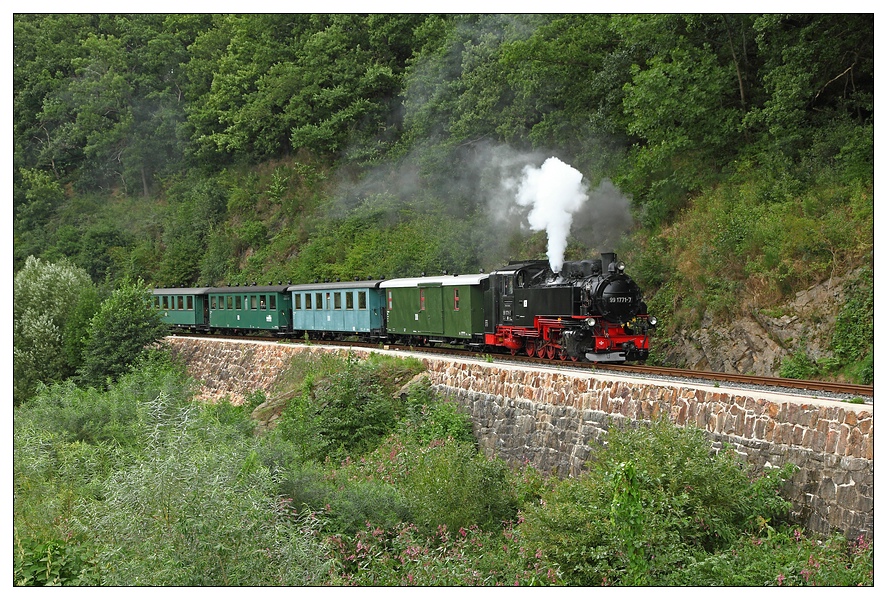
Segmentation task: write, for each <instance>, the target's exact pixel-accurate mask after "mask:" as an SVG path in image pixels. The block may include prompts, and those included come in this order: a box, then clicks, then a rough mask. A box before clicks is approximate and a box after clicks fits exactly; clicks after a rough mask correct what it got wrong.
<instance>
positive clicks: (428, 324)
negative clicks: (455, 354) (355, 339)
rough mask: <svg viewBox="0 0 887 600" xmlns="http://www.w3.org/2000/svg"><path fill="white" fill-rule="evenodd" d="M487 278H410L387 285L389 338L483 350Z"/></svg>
mask: <svg viewBox="0 0 887 600" xmlns="http://www.w3.org/2000/svg"><path fill="white" fill-rule="evenodd" d="M487 277H488V275H487V274H484V273H481V274H473V275H442V276H436V277H408V278H403V279H389V280H387V281H383V282H382V283H381V284H380V285H379V287H380V288H381V289H383V290H384V292H385V309H386V314H387V320H386V327H387V330H388V334H389V335H391V336H394V337H395V338H396V339H398V340H400V341H402V342H405V343H412V344H420V345H425V344H435V343H449V344H457V345H477V346H483V343H484V342H483V337H484V336H483V331H484V313H483V310H484V306H483V292H482V291H481V286H480V283H481V281H483V280H484V279H486V278H487Z"/></svg>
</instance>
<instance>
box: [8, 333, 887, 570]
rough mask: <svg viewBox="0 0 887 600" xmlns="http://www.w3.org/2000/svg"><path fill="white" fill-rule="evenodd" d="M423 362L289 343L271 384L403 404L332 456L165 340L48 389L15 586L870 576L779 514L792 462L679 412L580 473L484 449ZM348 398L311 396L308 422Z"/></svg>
mask: <svg viewBox="0 0 887 600" xmlns="http://www.w3.org/2000/svg"><path fill="white" fill-rule="evenodd" d="M420 370H421V369H420V368H419V366H418V365H417V364H416V362H415V361H400V360H396V359H389V358H385V357H379V356H373V357H372V358H370V359H369V360H367V361H355V360H354V359H353V358H351V357H347V356H345V357H336V356H330V355H324V356H317V355H313V354H307V353H305V354H303V355H302V357H301V358H297V359H294V361H293V363H292V366H291V369H290V371H289V373H288V379H287V380H286V381H284V382H282V384H281V386H280V387H279V388H277V389H275V390H273V391H272V393H271V395H272V396H273V397H278V396H279V395H290V396H291V397H292V398H296V397H298V396H297V395H293V394H294V392H297V391H298V392H300V393H301V392H303V391H306V390H309V389H315V390H317V389H324V387H325V386H326V385H327V384H328V383H331V382H333V381H337V382H340V381H341V377H340V375H341V373H349V375H348V376H349V377H355V378H359V379H360V381H362V382H363V383H364V384H366V385H367V386H368V387H370V388H372V389H373V390H375V391H377V392H378V393H379V397H378V399H377V401H378V402H380V403H387V404H388V407H389V410H388V411H381V410H373V411H372V412H371V413H367V414H366V415H365V416H364V417H365V419H366V420H367V421H369V422H368V423H367V425H368V426H374V427H378V428H379V429H380V430H383V429H384V430H386V431H387V434H386V435H385V436H384V438H377V439H379V443H378V444H377V445H376V447H374V448H369V447H366V448H365V449H364V450H362V452H363V453H362V454H356V453H354V454H347V455H344V457H343V454H342V448H343V444H334V443H329V444H325V446H324V447H326V448H329V449H330V450H331V451H332V452H333V453H334V454H335V455H336V457H337V459H334V458H333V456H331V455H329V454H327V455H325V456H324V455H322V454H323V453H322V452H320V451H319V450H318V447H316V446H311V445H309V446H305V445H304V444H301V443H300V441H299V440H295V439H292V435H293V433H294V432H295V429H294V428H295V427H296V426H297V424H296V423H294V422H293V414H292V413H290V414H289V415H288V417H287V419H285V420H284V421H283V422H282V423H281V425H280V426H279V427H278V428H275V429H272V430H271V431H269V432H266V433H264V434H262V435H256V433H255V426H256V421H254V420H253V419H252V418H251V417H250V413H251V410H252V408H253V407H254V406H255V403H256V402H258V401H260V400H261V397H256V398H255V399H253V401H251V402H250V403H245V404H243V405H240V406H233V405H231V404H229V403H227V402H220V403H218V404H202V403H200V402H194V401H192V393H193V390H194V389H195V387H196V386H194V384H193V382H191V381H190V380H189V379H188V378H187V377H186V376H185V373H184V369H183V367H182V366H181V365H178V364H175V363H173V362H172V361H171V360H170V359H169V356H168V354H167V353H166V352H164V351H161V350H154V351H151V352H149V353H146V354H145V355H144V356H143V357H142V358H141V359H139V363H138V368H137V369H135V370H133V371H132V372H130V373H127V374H124V375H122V376H121V377H120V378H119V379H118V380H117V381H116V382H113V383H111V385H110V386H109V387H108V388H107V389H103V390H100V389H96V388H89V389H82V388H78V387H76V386H75V385H73V384H72V383H71V382H67V383H63V384H55V385H52V386H49V387H44V388H42V389H41V390H40V392H39V393H38V394H37V396H36V397H35V398H33V399H31V400H29V401H28V402H27V403H25V404H24V405H23V406H21V407H17V408H16V409H15V413H14V421H13V453H14V456H13V458H14V460H13V466H14V469H13V491H14V493H13V525H14V531H13V583H14V584H15V585H112V586H129V585H163V586H172V585H184V586H197V585H200V586H205V585H216V586H221V585H231V586H244V585H250V586H269V585H290V586H291V585H484V586H491V585H575V584H590V583H594V584H609V585H636V584H650V585H690V586H695V585H705V586H709V585H872V583H873V552H874V550H873V546H872V545H871V543H869V542H867V541H865V540H862V539H860V540H856V541H853V542H849V543H848V541H847V540H845V539H843V538H842V537H841V536H839V535H835V536H832V537H830V538H828V539H826V540H820V539H815V538H808V537H807V536H805V535H804V534H803V532H801V531H800V530H797V529H794V528H792V527H791V526H789V525H788V524H786V523H785V522H784V521H783V520H782V519H781V515H783V514H784V510H785V502H784V501H783V500H781V499H780V498H779V497H778V495H777V491H778V489H779V482H780V480H781V478H782V477H784V476H785V475H787V474H788V473H789V469H783V470H779V471H773V472H771V473H768V474H766V475H765V476H763V477H757V478H749V477H748V475H747V474H746V473H744V472H743V470H742V468H741V467H740V465H739V464H738V463H737V462H736V461H735V457H733V455H732V454H730V453H729V451H726V450H722V451H721V453H719V454H718V455H711V453H710V445H709V444H708V443H706V441H705V439H704V436H703V435H702V434H701V433H700V432H699V431H697V430H694V429H676V428H673V427H671V426H667V425H666V424H664V423H658V424H654V425H650V426H640V427H637V428H635V429H630V430H617V429H614V430H612V431H611V433H610V435H609V436H608V438H607V445H606V447H602V449H601V450H600V451H599V452H596V453H595V455H594V456H593V458H592V461H591V462H590V463H589V467H590V468H589V470H588V472H587V473H586V474H585V475H583V476H581V477H579V478H576V479H566V480H557V479H546V478H544V477H542V476H541V475H540V474H539V473H538V472H536V471H535V470H534V469H532V468H530V467H526V468H522V469H514V470H512V469H508V468H506V467H505V466H504V465H503V464H502V463H501V461H498V460H489V459H487V458H485V457H484V456H483V455H482V454H481V453H479V452H478V451H477V449H476V447H475V445H474V443H473V441H469V437H470V428H469V427H468V424H467V421H465V420H464V419H461V420H460V418H458V417H457V415H459V411H458V410H457V409H455V407H454V405H452V404H451V403H450V402H449V401H447V400H445V399H441V398H438V397H436V396H435V395H434V393H433V392H432V391H431V390H430V389H429V388H428V386H427V385H426V384H423V383H422V382H421V381H418V380H417V381H414V382H413V383H411V385H410V386H409V387H408V388H404V389H401V388H402V386H403V384H404V383H405V381H409V380H410V379H412V378H413V375H414V374H415V373H417V372H418V371H420ZM345 396H346V397H349V396H350V397H355V396H354V395H353V394H351V395H349V394H345ZM339 410H341V405H335V406H333V405H327V407H326V408H317V409H316V410H314V412H313V415H314V417H316V418H315V419H313V420H309V422H308V424H307V425H306V427H305V432H306V433H309V434H316V433H317V430H316V429H314V430H312V428H313V427H317V426H322V425H323V423H325V419H327V418H328V417H329V415H325V414H324V413H326V412H336V411H339ZM390 414H394V415H395V419H394V423H393V425H392V422H391V421H392V420H391V418H390ZM287 420H288V422H287ZM327 431H329V432H333V434H335V431H336V430H335V429H328V430H327ZM434 432H438V433H434ZM333 437H334V435H333ZM347 439H348V438H347V436H346V437H344V438H342V440H345V441H347ZM306 452H307V453H306ZM338 458H341V460H338Z"/></svg>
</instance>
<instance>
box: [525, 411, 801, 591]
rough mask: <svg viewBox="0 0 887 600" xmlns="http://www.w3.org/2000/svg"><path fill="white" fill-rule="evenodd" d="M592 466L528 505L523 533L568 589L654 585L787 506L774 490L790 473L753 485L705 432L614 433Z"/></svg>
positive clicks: (668, 428)
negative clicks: (712, 446)
mask: <svg viewBox="0 0 887 600" xmlns="http://www.w3.org/2000/svg"><path fill="white" fill-rule="evenodd" d="M589 466H590V471H589V472H588V473H587V474H584V475H582V476H581V477H579V478H577V479H568V480H564V481H563V482H560V483H559V484H558V485H557V486H555V487H554V489H553V490H551V491H550V492H547V493H545V494H543V496H542V501H541V503H540V504H538V505H532V506H528V507H526V510H525V515H524V516H525V522H524V523H523V524H522V525H521V526H520V528H519V529H520V532H521V534H522V535H523V539H524V543H525V544H527V545H528V547H529V548H531V549H538V550H539V551H540V552H541V553H542V555H543V557H545V559H546V560H547V561H548V562H549V563H550V564H551V565H552V566H553V567H554V568H556V569H557V571H558V573H559V574H560V577H562V579H563V581H564V582H565V583H567V584H570V585H602V584H621V585H657V584H659V583H660V582H662V581H663V580H664V578H665V577H667V576H668V574H669V573H671V572H672V571H674V570H675V569H678V568H680V567H681V566H682V565H683V564H684V562H685V561H686V560H687V559H688V556H693V555H695V554H697V553H712V552H717V551H721V550H723V549H725V548H727V547H729V545H730V544H732V543H734V542H735V541H736V540H738V539H739V538H740V537H741V536H742V535H744V534H745V533H747V532H755V531H757V530H758V528H759V527H760V526H761V523H765V524H766V523H769V522H771V521H772V520H773V519H776V518H778V517H780V516H782V515H784V514H787V512H788V508H789V504H788V503H787V502H785V501H783V500H781V499H780V498H779V497H778V496H776V493H775V492H776V488H777V487H778V485H779V484H780V483H781V481H782V480H783V479H784V478H785V477H787V476H788V474H789V473H790V472H791V468H790V467H789V468H786V469H781V470H776V471H772V472H768V473H766V474H765V475H764V476H763V477H761V478H758V479H751V478H750V477H749V476H748V475H747V474H746V473H745V472H744V470H743V468H742V467H741V466H740V464H739V462H738V460H737V458H736V456H735V455H734V454H733V453H732V452H730V451H729V450H723V451H721V452H720V453H718V454H716V455H714V454H712V453H711V451H710V445H709V444H707V443H706V441H705V437H704V434H703V433H702V431H700V430H698V429H694V428H683V429H682V428H677V427H674V426H672V425H670V424H668V423H666V422H664V421H663V422H657V423H654V424H652V425H650V426H639V427H637V428H633V429H628V428H626V429H612V430H610V432H609V434H608V436H607V443H606V446H604V447H602V448H600V449H599V450H598V451H597V452H596V453H595V455H594V457H593V459H592V460H591V461H590V463H589Z"/></svg>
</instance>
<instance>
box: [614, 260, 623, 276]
mask: <svg viewBox="0 0 887 600" xmlns="http://www.w3.org/2000/svg"><path fill="white" fill-rule="evenodd" d="M616 269H617V270H618V271H619V272H620V273H624V272H625V263H624V262H622V261H621V260H620V261H619V264H617V265H616Z"/></svg>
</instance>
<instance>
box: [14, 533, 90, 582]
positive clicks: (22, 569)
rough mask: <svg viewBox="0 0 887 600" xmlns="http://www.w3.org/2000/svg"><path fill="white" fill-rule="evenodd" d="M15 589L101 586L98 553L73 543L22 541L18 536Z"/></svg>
mask: <svg viewBox="0 0 887 600" xmlns="http://www.w3.org/2000/svg"><path fill="white" fill-rule="evenodd" d="M12 579H13V585H16V586H56V585H97V584H98V583H99V579H98V569H97V565H96V560H95V556H94V551H93V550H91V549H90V548H89V546H88V545H82V544H79V543H76V542H74V541H73V540H48V541H37V540H34V539H25V540H22V539H20V538H19V537H18V534H17V533H16V535H15V547H14V549H13V567H12Z"/></svg>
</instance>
